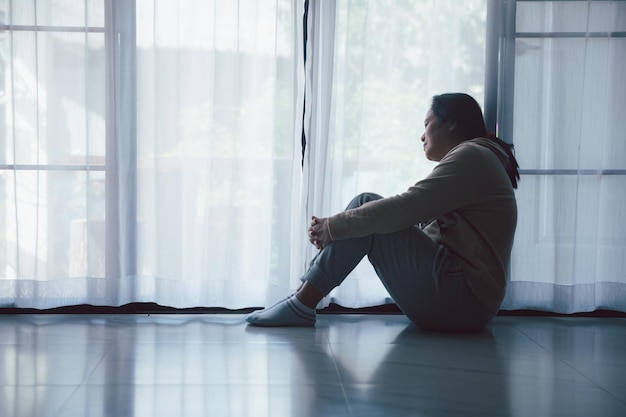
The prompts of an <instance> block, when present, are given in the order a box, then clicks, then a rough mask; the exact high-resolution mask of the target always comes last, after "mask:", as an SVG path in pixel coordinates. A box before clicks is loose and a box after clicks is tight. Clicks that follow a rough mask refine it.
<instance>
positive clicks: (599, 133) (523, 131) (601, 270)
mask: <svg viewBox="0 0 626 417" xmlns="http://www.w3.org/2000/svg"><path fill="white" fill-rule="evenodd" d="M515 14H516V19H515V23H516V27H515V28H514V31H515V32H516V34H517V35H516V39H515V42H516V44H515V57H514V72H515V76H514V79H515V83H514V94H513V97H514V99H513V102H512V106H513V109H510V108H508V109H507V108H504V109H502V111H503V112H507V111H511V110H513V112H514V113H513V121H514V122H513V126H511V131H512V135H513V138H512V139H513V140H514V142H515V144H516V146H517V152H518V156H519V161H520V165H522V167H523V169H524V171H523V172H524V175H523V177H522V181H521V185H520V188H519V191H518V193H517V196H518V205H519V212H520V216H519V224H518V231H517V235H516V242H515V247H514V252H513V264H512V271H511V283H510V285H509V289H508V293H507V298H506V300H505V303H504V308H508V309H520V308H528V309H539V310H548V311H556V312H561V313H571V312H582V311H593V310H596V309H611V310H620V311H626V273H625V271H626V221H625V220H626V217H625V213H626V212H625V207H626V118H625V117H624V116H625V115H626V99H625V97H626V71H625V70H624V69H625V68H626V35H625V33H626V2H624V1H577V2H518V3H517V7H516V10H515Z"/></svg>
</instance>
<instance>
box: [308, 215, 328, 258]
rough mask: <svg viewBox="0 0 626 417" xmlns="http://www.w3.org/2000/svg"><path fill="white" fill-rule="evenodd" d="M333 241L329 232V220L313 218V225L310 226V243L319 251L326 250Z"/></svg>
mask: <svg viewBox="0 0 626 417" xmlns="http://www.w3.org/2000/svg"><path fill="white" fill-rule="evenodd" d="M332 241H333V239H332V237H331V236H330V232H329V230H328V218H327V217H324V218H321V219H320V218H317V217H315V216H312V217H311V225H310V226H309V242H311V243H312V244H313V245H315V247H316V248H318V249H320V250H321V249H324V248H325V247H326V246H328V244H329V243H330V242H332Z"/></svg>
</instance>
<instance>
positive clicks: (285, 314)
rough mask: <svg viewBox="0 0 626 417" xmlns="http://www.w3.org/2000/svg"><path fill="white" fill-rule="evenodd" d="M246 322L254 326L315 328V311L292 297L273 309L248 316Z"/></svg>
mask: <svg viewBox="0 0 626 417" xmlns="http://www.w3.org/2000/svg"><path fill="white" fill-rule="evenodd" d="M246 321H247V322H248V323H250V324H252V325H254V326H268V327H270V326H314V325H315V309H313V308H309V307H307V306H305V305H304V304H302V302H300V300H298V297H296V296H295V295H292V296H291V297H289V298H287V299H285V300H283V301H280V302H279V303H277V304H275V305H273V306H272V307H269V308H266V309H263V310H259V311H255V312H252V313H250V314H248V315H247V316H246Z"/></svg>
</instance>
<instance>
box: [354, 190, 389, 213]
mask: <svg viewBox="0 0 626 417" xmlns="http://www.w3.org/2000/svg"><path fill="white" fill-rule="evenodd" d="M381 198H383V197H382V196H381V195H378V194H376V193H361V194H359V195H357V196H356V197H354V198H353V199H352V201H351V202H350V204H348V207H346V210H348V209H353V208H357V207H361V206H362V205H363V204H365V203H367V202H369V201H374V200H380V199H381Z"/></svg>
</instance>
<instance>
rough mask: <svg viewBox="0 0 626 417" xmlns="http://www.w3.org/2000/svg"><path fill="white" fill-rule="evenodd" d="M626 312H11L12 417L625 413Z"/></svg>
mask: <svg viewBox="0 0 626 417" xmlns="http://www.w3.org/2000/svg"><path fill="white" fill-rule="evenodd" d="M624 352H626V319H623V318H572V317H568V318H549V317H497V318H496V319H495V321H494V322H493V324H492V325H491V326H490V328H489V330H488V331H485V332H483V333H480V334H473V335H452V334H441V333H429V332H423V331H420V330H419V329H417V328H416V327H414V326H413V325H411V324H410V323H409V321H408V320H407V319H406V318H404V317H403V316H398V315H382V316H381V315H336V316H332V315H321V316H319V320H318V324H317V326H316V327H315V328H309V329H302V328H300V329H298V328H291V329H285V328H283V329H264V328H254V327H247V326H246V325H245V323H244V321H243V316H240V315H187V314H181V315H156V316H155V315H152V316H150V315H141V316H140V315H97V316H94V315H31V316H26V315H23V316H19V315H18V316H10V315H2V316H0V416H1V417H5V416H24V417H44V416H60V417H74V416H81V417H84V416H90V417H91V416H93V417H98V416H114V417H123V416H133V415H135V416H150V417H153V416H168V417H180V416H220V417H222V416H224V417H227V416H245V417H260V416H271V417H280V416H298V417H306V416H316V417H317V416H332V417H335V416H385V417H394V416H470V415H471V416H481V417H485V416H497V417H503V416H524V417H525V416H533V417H534V416H549V417H556V416H566V417H572V416H584V417H596V416H597V417H608V416H619V417H624V416H626V355H625V354H624Z"/></svg>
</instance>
